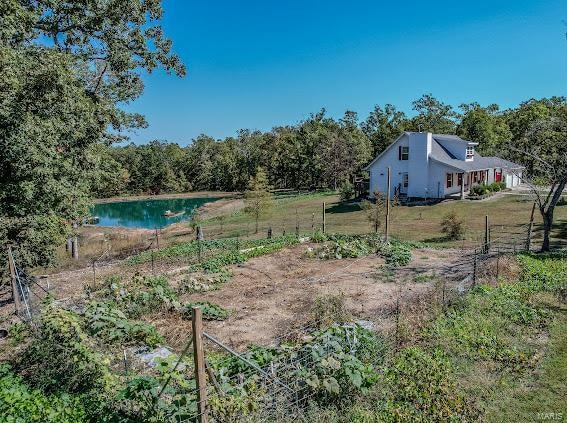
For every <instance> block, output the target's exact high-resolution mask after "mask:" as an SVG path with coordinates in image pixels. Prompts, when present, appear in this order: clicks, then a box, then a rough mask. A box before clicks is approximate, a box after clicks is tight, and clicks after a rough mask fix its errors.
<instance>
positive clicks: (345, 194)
mask: <svg viewBox="0 0 567 423" xmlns="http://www.w3.org/2000/svg"><path fill="white" fill-rule="evenodd" d="M354 195H355V191H354V186H353V185H352V184H351V183H350V182H348V181H347V182H343V183H342V184H341V189H340V198H341V201H348V200H350V199H351V198H353V197H354Z"/></svg>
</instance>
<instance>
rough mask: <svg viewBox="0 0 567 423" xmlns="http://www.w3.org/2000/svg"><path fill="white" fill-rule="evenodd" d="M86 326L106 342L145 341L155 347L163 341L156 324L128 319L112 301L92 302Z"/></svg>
mask: <svg viewBox="0 0 567 423" xmlns="http://www.w3.org/2000/svg"><path fill="white" fill-rule="evenodd" d="M85 326H86V328H87V331H88V332H89V334H90V335H92V336H96V337H98V338H100V339H102V340H103V341H104V342H106V343H121V344H139V343H144V344H146V345H148V346H150V347H154V346H156V345H157V344H159V343H162V342H163V337H162V336H161V335H160V334H159V333H158V332H157V331H156V329H155V327H154V326H152V325H150V324H149V323H145V322H139V321H134V320H130V319H128V318H127V317H126V315H125V314H124V313H122V311H120V310H119V309H118V308H116V306H115V305H114V304H111V303H100V302H95V301H93V302H90V303H89V304H88V305H87V307H86V310H85Z"/></svg>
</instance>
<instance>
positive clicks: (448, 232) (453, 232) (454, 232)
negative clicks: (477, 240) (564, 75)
mask: <svg viewBox="0 0 567 423" xmlns="http://www.w3.org/2000/svg"><path fill="white" fill-rule="evenodd" d="M441 232H443V233H444V234H445V236H446V237H447V239H449V240H457V239H462V238H463V237H464V236H465V232H466V226H465V221H464V219H462V218H461V217H460V216H459V215H458V214H457V212H456V211H454V210H452V211H450V212H449V213H447V214H446V215H445V216H444V217H443V220H442V221H441Z"/></svg>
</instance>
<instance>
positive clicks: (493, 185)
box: [488, 182, 506, 192]
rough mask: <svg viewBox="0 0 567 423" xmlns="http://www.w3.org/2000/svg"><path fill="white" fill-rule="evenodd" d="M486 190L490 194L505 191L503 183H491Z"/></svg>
mask: <svg viewBox="0 0 567 423" xmlns="http://www.w3.org/2000/svg"><path fill="white" fill-rule="evenodd" d="M488 189H489V190H490V191H492V192H498V191H502V190H504V189H506V183H505V182H493V183H491V184H490V185H489V186H488Z"/></svg>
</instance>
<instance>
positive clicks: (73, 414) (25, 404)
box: [0, 364, 87, 423]
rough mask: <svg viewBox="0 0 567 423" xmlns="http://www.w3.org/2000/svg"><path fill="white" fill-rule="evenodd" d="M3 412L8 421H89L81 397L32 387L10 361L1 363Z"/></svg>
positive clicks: (74, 422) (60, 422)
mask: <svg viewBox="0 0 567 423" xmlns="http://www.w3.org/2000/svg"><path fill="white" fill-rule="evenodd" d="M0 416H2V418H1V420H2V421H6V422H30V423H34V422H35V423H44V422H52V423H81V422H86V421H87V415H86V411H85V409H84V407H83V405H82V404H81V401H80V398H79V397H74V396H70V395H66V394H57V395H53V394H52V395H48V394H45V393H44V392H42V391H41V390H39V389H30V388H29V387H28V386H27V385H25V384H24V382H23V380H22V378H21V377H20V376H17V375H15V374H14V373H13V372H12V369H11V368H10V366H9V365H6V364H2V365H0Z"/></svg>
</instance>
